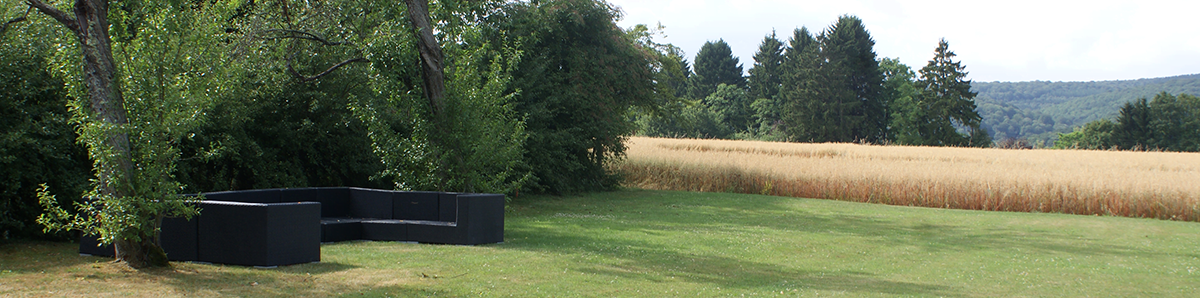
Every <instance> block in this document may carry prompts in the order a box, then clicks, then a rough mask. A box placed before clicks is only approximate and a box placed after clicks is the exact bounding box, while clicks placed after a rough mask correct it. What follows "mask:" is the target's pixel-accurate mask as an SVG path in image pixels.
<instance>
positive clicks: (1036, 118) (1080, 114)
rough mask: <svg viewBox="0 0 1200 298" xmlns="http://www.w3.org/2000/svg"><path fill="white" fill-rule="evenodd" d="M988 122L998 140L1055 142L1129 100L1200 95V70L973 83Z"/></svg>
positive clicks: (1105, 116) (1114, 111)
mask: <svg viewBox="0 0 1200 298" xmlns="http://www.w3.org/2000/svg"><path fill="white" fill-rule="evenodd" d="M971 89H972V90H973V91H975V92H978V93H979V95H978V96H976V97H975V103H976V105H977V106H978V107H979V114H980V116H982V117H983V125H982V127H983V128H985V129H987V130H988V133H990V134H991V135H992V137H993V138H994V139H995V140H997V141H998V140H1003V139H1005V138H1025V139H1028V140H1030V141H1032V142H1033V143H1034V144H1037V145H1045V144H1053V142H1054V140H1056V139H1057V138H1058V133H1060V132H1070V131H1071V130H1072V129H1074V128H1075V127H1078V126H1082V125H1083V124H1086V123H1088V122H1091V121H1094V120H1098V119H1113V118H1114V117H1115V116H1116V114H1117V111H1118V110H1120V109H1121V106H1122V105H1124V104H1125V103H1126V102H1130V101H1133V100H1136V99H1138V98H1141V97H1145V98H1153V97H1154V95H1155V94H1158V93H1160V92H1163V91H1166V92H1167V93H1171V94H1179V93H1187V94H1192V95H1200V74H1192V75H1182V76H1174V77H1166V78H1154V79H1139V80H1127V81H1100V82H1046V81H1033V82H972V83H971Z"/></svg>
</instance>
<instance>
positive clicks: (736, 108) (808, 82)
mask: <svg viewBox="0 0 1200 298" xmlns="http://www.w3.org/2000/svg"><path fill="white" fill-rule="evenodd" d="M874 45H875V42H874V40H872V38H871V36H870V33H869V32H868V31H867V30H866V27H865V26H864V25H863V21H862V20H861V19H859V18H857V17H854V16H849V15H844V16H841V17H839V19H838V20H837V22H836V23H834V24H833V25H830V26H829V27H828V28H826V29H825V30H823V31H822V32H820V33H819V34H816V35H814V34H812V33H811V32H810V31H809V30H808V29H807V28H804V27H801V28H798V29H795V30H794V31H793V32H792V36H791V37H790V38H789V39H788V40H787V42H786V43H784V42H783V41H781V40H780V39H779V38H778V37H777V36H776V35H775V33H772V34H770V35H767V36H766V37H764V38H763V41H762V43H761V44H760V45H759V48H758V50H757V51H756V53H755V55H754V65H753V66H752V68H751V69H750V70H749V71H748V73H749V76H743V75H742V65H741V64H739V60H738V58H737V57H733V56H732V54H731V53H732V51H731V50H730V48H729V45H728V44H726V43H725V42H724V41H723V40H717V41H710V42H707V43H705V44H704V46H703V47H701V48H700V51H699V52H698V53H697V54H696V57H695V59H694V63H693V65H691V66H690V67H689V65H688V63H687V61H684V60H682V58H681V57H679V56H680V55H676V57H675V58H676V59H679V64H680V65H682V66H683V67H682V68H681V73H680V74H677V75H674V76H672V77H671V78H673V79H674V81H672V84H673V85H675V86H679V87H678V88H679V89H677V91H676V95H677V96H678V97H679V98H681V100H679V101H678V102H676V103H673V104H671V105H668V106H665V107H663V109H662V110H661V111H658V112H657V113H640V114H638V115H637V121H638V123H639V124H640V125H641V131H640V133H641V134H644V135H648V136H666V137H692V138H726V139H760V140H788V141H801V142H861V143H875V144H883V143H893V144H905V145H931V146H990V144H991V139H990V138H989V137H988V135H987V134H986V132H984V131H983V130H981V129H980V127H979V125H980V121H981V117H980V116H979V114H978V112H977V111H976V106H975V102H974V100H973V99H974V97H975V95H976V93H975V92H972V91H971V89H970V88H971V81H970V80H967V79H966V75H967V72H966V71H965V66H963V65H962V64H961V62H960V61H955V60H954V57H955V55H954V52H952V51H950V49H949V44H948V43H947V42H946V41H945V40H941V41H939V43H938V46H937V48H936V49H935V50H934V58H933V59H931V60H929V62H928V64H927V65H926V66H925V67H922V68H921V69H920V70H918V71H916V72H914V71H913V70H912V69H911V68H910V67H908V66H907V65H904V64H902V63H900V62H899V61H898V60H896V59H889V58H883V59H877V57H876V55H875V52H874V50H873V47H874Z"/></svg>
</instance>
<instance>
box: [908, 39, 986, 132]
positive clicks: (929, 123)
mask: <svg viewBox="0 0 1200 298" xmlns="http://www.w3.org/2000/svg"><path fill="white" fill-rule="evenodd" d="M954 56H955V55H954V52H952V51H950V44H949V43H947V42H946V40H945V39H942V40H941V41H939V42H938V47H937V49H936V50H935V55H934V57H933V60H929V63H928V64H927V65H926V66H925V67H922V68H921V71H920V74H921V79H920V81H918V83H917V84H918V88H919V89H921V93H920V95H919V97H918V100H917V102H916V109H918V110H921V111H923V112H921V114H919V115H918V116H917V118H916V119H915V120H916V123H915V124H914V125H915V126H916V129H915V130H916V133H915V136H914V142H915V144H916V145H933V146H979V147H986V146H991V142H990V138H987V137H986V134H987V133H986V132H985V131H983V130H982V129H979V123H980V121H981V120H982V118H981V117H979V113H978V112H976V111H975V101H974V98H975V94H976V93H975V92H972V91H971V81H970V80H966V77H967V72H966V71H965V70H966V67H965V66H962V64H961V63H960V62H958V61H954V60H953V58H954ZM960 127H961V128H962V129H964V130H966V133H965V134H964V133H960V132H959V128H960Z"/></svg>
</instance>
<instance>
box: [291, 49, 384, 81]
mask: <svg viewBox="0 0 1200 298" xmlns="http://www.w3.org/2000/svg"><path fill="white" fill-rule="evenodd" d="M295 56H296V54H295V53H292V56H291V57H288V60H287V69H288V72H290V73H292V75H293V76H296V78H299V79H300V81H301V82H311V81H314V80H316V79H320V78H321V77H323V76H325V75H328V74H330V73H333V71H334V70H337V69H338V68H341V67H342V66H346V65H347V64H350V63H354V62H371V61H370V60H367V58H351V59H346V60H345V61H342V62H340V63H338V64H334V65H333V66H331V67H329V69H326V70H325V71H322V72H321V73H318V74H316V75H313V76H307V77H306V76H304V75H302V74H300V72H298V71H296V69H295V68H292V60H293V59H292V58H294V57H295Z"/></svg>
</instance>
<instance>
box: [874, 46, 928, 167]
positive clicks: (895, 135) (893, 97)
mask: <svg viewBox="0 0 1200 298" xmlns="http://www.w3.org/2000/svg"><path fill="white" fill-rule="evenodd" d="M879 69H880V70H882V71H883V77H884V79H883V96H884V97H885V98H886V99H885V101H887V102H890V103H891V104H890V105H889V107H890V108H891V111H889V113H890V114H891V124H889V125H888V139H889V140H893V141H895V142H897V143H900V144H905V145H911V144H918V143H920V142H921V141H920V135H919V134H918V133H917V131H916V129H917V124H918V123H919V122H920V121H922V120H923V119H925V118H926V117H927V116H926V114H925V110H923V109H920V108H918V106H917V102H916V101H917V98H918V91H917V86H916V85H917V83H916V81H915V80H916V77H917V74H916V72H913V70H912V69H911V68H909V67H908V65H905V64H903V63H900V60H897V59H892V58H883V59H882V60H880V61H879Z"/></svg>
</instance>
